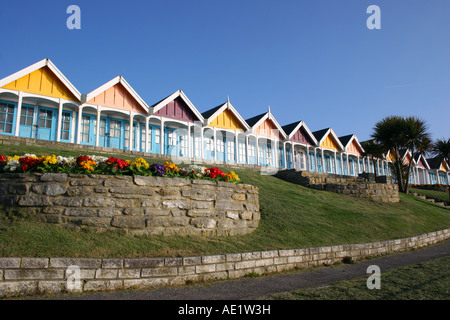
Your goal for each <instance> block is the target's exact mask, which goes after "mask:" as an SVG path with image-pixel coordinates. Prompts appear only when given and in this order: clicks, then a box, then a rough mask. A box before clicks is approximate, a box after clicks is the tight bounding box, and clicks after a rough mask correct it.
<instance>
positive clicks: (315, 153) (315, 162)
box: [314, 148, 319, 172]
mask: <svg viewBox="0 0 450 320" xmlns="http://www.w3.org/2000/svg"><path fill="white" fill-rule="evenodd" d="M314 164H315V166H316V172H319V164H318V163H317V148H314Z"/></svg>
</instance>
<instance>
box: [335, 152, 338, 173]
mask: <svg viewBox="0 0 450 320" xmlns="http://www.w3.org/2000/svg"><path fill="white" fill-rule="evenodd" d="M337 173H338V170H337V151H336V150H334V174H337Z"/></svg>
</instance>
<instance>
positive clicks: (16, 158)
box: [6, 155, 20, 161]
mask: <svg viewBox="0 0 450 320" xmlns="http://www.w3.org/2000/svg"><path fill="white" fill-rule="evenodd" d="M19 159H20V157H19V156H17V155H15V156H14V157H8V158H6V160H7V161H10V160H16V161H19Z"/></svg>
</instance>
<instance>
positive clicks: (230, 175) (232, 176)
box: [227, 171, 240, 183]
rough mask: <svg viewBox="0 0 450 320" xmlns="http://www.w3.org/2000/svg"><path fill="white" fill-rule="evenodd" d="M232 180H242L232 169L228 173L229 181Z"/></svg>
mask: <svg viewBox="0 0 450 320" xmlns="http://www.w3.org/2000/svg"><path fill="white" fill-rule="evenodd" d="M230 180H231V181H233V182H234V183H235V182H238V181H240V179H239V176H238V175H237V174H236V173H235V172H234V171H230V172H228V173H227V181H230Z"/></svg>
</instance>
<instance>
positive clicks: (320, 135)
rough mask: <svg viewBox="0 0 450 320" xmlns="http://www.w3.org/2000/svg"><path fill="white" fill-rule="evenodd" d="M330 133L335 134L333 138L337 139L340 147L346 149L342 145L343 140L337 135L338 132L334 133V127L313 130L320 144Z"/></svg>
mask: <svg viewBox="0 0 450 320" xmlns="http://www.w3.org/2000/svg"><path fill="white" fill-rule="evenodd" d="M329 134H331V135H332V136H333V138H334V139H335V140H336V143H337V144H338V145H339V147H340V148H341V149H342V150H344V149H345V147H344V146H343V145H342V143H341V141H340V140H339V138H338V137H337V135H336V133H334V130H333V129H332V128H326V129H322V130H317V131H314V132H313V135H314V136H315V137H316V139H317V141H318V142H319V143H318V145H319V146H320V144H321V143H322V140H323V139H324V138H325V137H327V136H328V135H329Z"/></svg>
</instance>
